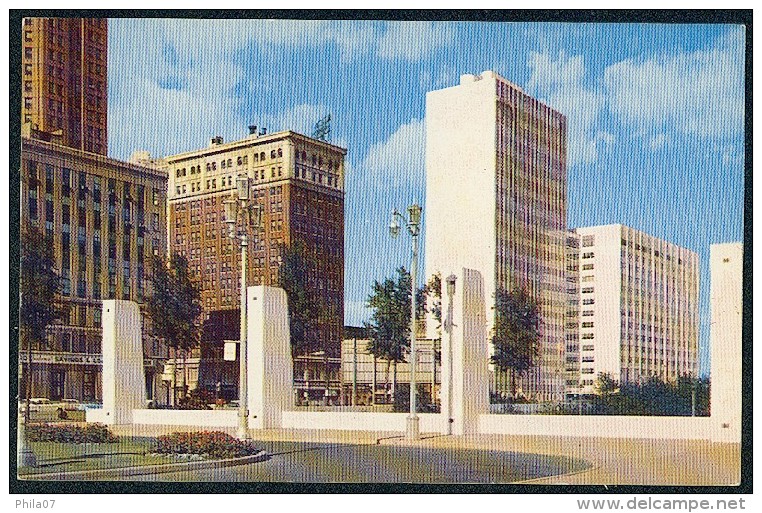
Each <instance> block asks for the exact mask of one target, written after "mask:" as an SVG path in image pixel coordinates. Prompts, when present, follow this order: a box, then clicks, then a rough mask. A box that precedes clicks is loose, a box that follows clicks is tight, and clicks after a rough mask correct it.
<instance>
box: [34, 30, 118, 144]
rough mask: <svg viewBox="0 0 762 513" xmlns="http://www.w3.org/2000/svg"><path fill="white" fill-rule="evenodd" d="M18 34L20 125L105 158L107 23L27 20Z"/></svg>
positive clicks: (106, 136) (106, 138) (106, 140)
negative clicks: (28, 126)
mask: <svg viewBox="0 0 762 513" xmlns="http://www.w3.org/2000/svg"><path fill="white" fill-rule="evenodd" d="M22 32H23V36H22V39H23V42H22V52H23V53H22V59H21V62H22V73H21V81H22V93H21V97H22V99H21V102H22V104H21V121H22V123H24V124H25V123H29V124H31V126H32V127H33V128H34V129H36V130H40V131H42V132H47V133H55V132H58V131H60V133H59V135H60V137H61V143H62V144H64V145H66V146H70V147H72V148H77V149H80V150H84V151H87V152H92V153H97V154H100V155H106V154H107V152H108V134H107V116H108V111H107V91H108V90H107V80H106V77H107V74H106V72H107V39H108V26H107V21H106V20H105V19H89V18H25V19H24V22H23V28H22Z"/></svg>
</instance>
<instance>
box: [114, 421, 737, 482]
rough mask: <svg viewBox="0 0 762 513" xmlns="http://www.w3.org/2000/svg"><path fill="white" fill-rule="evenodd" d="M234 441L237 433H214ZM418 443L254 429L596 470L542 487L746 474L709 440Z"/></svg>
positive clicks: (275, 436) (378, 435)
mask: <svg viewBox="0 0 762 513" xmlns="http://www.w3.org/2000/svg"><path fill="white" fill-rule="evenodd" d="M203 430H210V428H204V427H187V426H154V425H130V426H112V431H113V432H114V433H115V434H117V435H121V436H150V437H154V436H158V435H161V434H166V433H171V432H173V431H203ZM211 430H219V431H225V432H227V433H229V434H231V435H233V436H235V434H236V429H235V428H214V429H211ZM421 436H422V439H421V440H420V441H417V442H411V441H408V440H405V438H404V433H400V432H368V431H338V430H309V429H269V430H252V431H251V438H252V439H254V440H262V441H294V442H312V443H337V444H348V445H375V444H382V445H399V446H420V447H428V448H443V449H444V448H450V449H480V450H490V451H510V452H522V453H533V454H547V455H553V456H566V457H569V458H579V459H583V460H585V461H588V462H590V463H591V464H592V465H593V468H591V469H590V470H587V471H584V472H580V473H576V474H572V475H560V476H552V477H547V478H542V479H537V480H533V481H531V483H536V484H558V485H566V484H575V485H607V486H612V485H680V486H716V485H726V486H729V485H735V484H737V483H738V482H739V481H740V475H741V449H740V445H739V444H717V443H712V442H709V441H704V440H648V439H620V438H584V437H564V436H557V437H551V436H516V435H468V436H447V435H441V434H438V433H423V434H422V435H421Z"/></svg>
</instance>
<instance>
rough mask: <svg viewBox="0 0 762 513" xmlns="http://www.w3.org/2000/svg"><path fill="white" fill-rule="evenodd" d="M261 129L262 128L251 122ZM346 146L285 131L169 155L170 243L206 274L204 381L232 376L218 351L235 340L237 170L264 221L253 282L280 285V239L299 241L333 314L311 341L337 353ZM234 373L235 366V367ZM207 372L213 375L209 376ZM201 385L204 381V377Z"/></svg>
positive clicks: (316, 289) (255, 241) (253, 245)
mask: <svg viewBox="0 0 762 513" xmlns="http://www.w3.org/2000/svg"><path fill="white" fill-rule="evenodd" d="M254 131H255V130H254ZM345 155H346V150H345V149H343V148H340V147H338V146H334V145H332V144H329V143H327V142H324V141H320V140H315V139H311V138H309V137H306V136H304V135H301V134H298V133H295V132H291V131H285V132H278V133H273V134H268V135H262V134H259V135H258V134H256V133H254V134H252V135H250V136H249V137H248V138H246V139H243V140H240V141H235V142H230V143H223V142H222V140H221V138H218V137H217V138H214V139H212V143H211V145H210V146H209V147H207V148H204V149H201V150H196V151H192V152H188V153H183V154H180V155H174V156H171V157H167V158H166V159H165V160H166V171H167V173H168V174H169V200H168V201H169V246H170V249H171V250H172V251H174V252H178V253H180V254H183V255H185V256H186V257H187V259H188V261H189V264H190V267H191V270H192V271H194V272H195V273H196V275H197V276H199V277H200V279H201V289H202V293H201V297H202V306H203V311H204V329H203V335H202V351H201V356H202V360H206V363H208V364H209V365H208V366H206V367H207V368H206V369H205V368H204V367H205V364H203V363H202V365H201V369H199V373H200V375H199V380H200V381H201V382H206V384H207V385H208V383H209V382H214V383H216V381H217V380H222V381H223V383H235V382H237V379H234V378H233V376H231V375H228V376H227V377H225V375H226V374H229V373H228V372H225V371H223V370H220V369H223V368H225V365H224V364H221V363H220V362H216V363H215V361H216V360H219V359H220V358H221V354H222V350H221V348H222V343H223V341H224V340H225V339H238V335H239V333H238V332H239V325H238V319H239V317H238V315H239V314H238V312H239V298H240V265H241V263H240V258H241V257H240V246H239V245H238V242H237V241H232V240H231V239H230V238H229V237H228V236H227V227H226V226H225V223H224V205H223V202H224V201H225V200H226V199H227V198H229V197H230V196H231V195H232V194H233V193H234V192H235V182H236V178H237V177H238V176H239V175H246V176H248V177H249V178H250V179H252V181H253V184H254V188H253V190H254V192H253V197H254V200H255V201H256V202H257V203H258V204H259V205H260V207H261V208H262V224H261V226H260V227H259V229H258V230H255V229H253V228H251V227H250V228H249V231H248V235H249V241H250V242H249V251H248V274H247V276H248V285H250V286H251V285H276V284H277V282H278V269H279V265H280V263H281V258H282V255H281V253H280V250H279V247H281V245H285V246H290V245H292V244H294V243H295V242H296V241H302V242H303V243H304V245H305V247H306V248H307V251H308V252H309V253H310V254H311V255H312V256H313V257H314V260H315V262H316V263H317V265H316V267H315V268H313V269H310V272H309V274H310V276H309V283H308V285H307V286H308V288H309V290H310V291H311V294H313V295H314V297H315V298H316V299H317V298H320V299H321V300H322V301H323V302H324V304H325V305H326V307H327V308H326V310H327V315H326V317H325V319H324V322H322V323H321V326H320V329H319V332H318V333H317V334H316V339H315V340H314V341H312V343H311V345H312V347H313V348H314V350H316V351H320V350H322V351H325V353H327V355H329V356H331V357H338V356H339V354H340V347H341V336H342V335H341V331H342V326H343V321H344V156H345ZM228 370H229V371H230V372H234V370H233V369H232V366H229V369H228ZM205 376H206V377H205ZM202 386H204V385H203V383H202Z"/></svg>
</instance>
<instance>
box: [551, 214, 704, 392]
mask: <svg viewBox="0 0 762 513" xmlns="http://www.w3.org/2000/svg"><path fill="white" fill-rule="evenodd" d="M574 231H575V232H576V237H575V236H574V235H573V234H572V235H570V237H569V240H568V246H569V247H570V248H573V247H574V246H575V245H577V246H578V247H577V248H576V251H577V254H578V259H577V264H576V265H574V262H573V261H572V260H570V261H569V262H570V263H569V267H570V271H569V274H568V276H567V280H568V282H569V283H568V291H569V293H570V298H571V299H570V304H569V309H568V311H567V317H566V328H567V356H566V360H567V361H566V373H567V393H570V394H574V393H575V389H576V392H578V393H581V394H592V393H595V382H596V379H597V377H598V375H599V374H600V373H608V374H611V376H612V377H613V378H614V379H615V380H617V381H619V382H621V383H628V382H629V383H636V382H642V381H644V380H647V379H648V378H651V377H657V378H659V379H661V380H663V381H670V382H674V381H675V380H677V378H678V377H679V376H693V377H697V372H698V367H697V365H698V292H699V278H698V276H699V259H698V255H697V254H696V253H694V252H692V251H689V250H687V249H685V248H682V247H680V246H677V245H675V244H671V243H669V242H666V241H664V240H661V239H658V238H656V237H653V236H651V235H648V234H646V233H643V232H641V231H638V230H635V229H633V228H629V227H627V226H623V225H620V224H612V225H605V226H592V227H586V228H577V229H576V230H574ZM575 240H576V242H573V241H575ZM575 334H576V335H578V337H577V338H576V340H574V336H575ZM577 387H578V388H577Z"/></svg>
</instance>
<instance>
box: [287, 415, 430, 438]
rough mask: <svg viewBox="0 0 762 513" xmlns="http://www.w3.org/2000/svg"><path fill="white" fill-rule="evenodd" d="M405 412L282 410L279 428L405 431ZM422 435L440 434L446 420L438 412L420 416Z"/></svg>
mask: <svg viewBox="0 0 762 513" xmlns="http://www.w3.org/2000/svg"><path fill="white" fill-rule="evenodd" d="M407 416H408V414H407V413H379V412H328V411H284V412H283V414H282V417H283V418H282V427H283V428H290V429H331V430H339V431H399V432H401V433H404V432H405V419H406V418H407ZM418 417H419V418H420V419H421V420H420V430H421V432H422V433H434V432H437V433H441V432H442V430H443V428H444V421H445V419H444V418H443V417H442V415H440V414H438V413H420V414H418Z"/></svg>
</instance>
